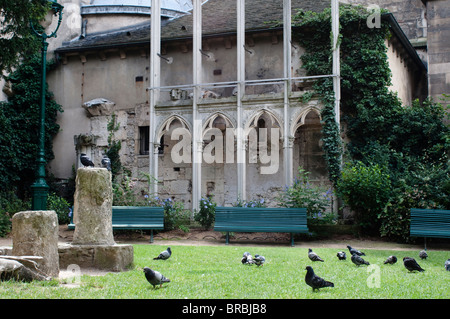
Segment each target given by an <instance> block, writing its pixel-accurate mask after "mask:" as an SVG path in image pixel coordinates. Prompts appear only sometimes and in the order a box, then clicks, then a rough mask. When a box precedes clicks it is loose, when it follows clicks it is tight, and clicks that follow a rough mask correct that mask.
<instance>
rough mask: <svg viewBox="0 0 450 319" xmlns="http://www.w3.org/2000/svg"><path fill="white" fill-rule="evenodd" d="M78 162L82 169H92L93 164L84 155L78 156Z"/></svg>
mask: <svg viewBox="0 0 450 319" xmlns="http://www.w3.org/2000/svg"><path fill="white" fill-rule="evenodd" d="M80 161H81V164H83V166H84V167H94V166H95V165H94V163H93V162H92V161H91V159H90V158H89V157H88V156H87V155H86V154H84V153H81V154H80Z"/></svg>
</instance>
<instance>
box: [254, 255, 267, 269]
mask: <svg viewBox="0 0 450 319" xmlns="http://www.w3.org/2000/svg"><path fill="white" fill-rule="evenodd" d="M253 261H254V262H255V265H256V266H258V267H259V266H263V265H264V263H265V262H266V258H264V256H261V255H255V258H253Z"/></svg>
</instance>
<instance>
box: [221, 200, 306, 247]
mask: <svg viewBox="0 0 450 319" xmlns="http://www.w3.org/2000/svg"><path fill="white" fill-rule="evenodd" d="M214 230H215V231H220V232H226V244H227V245H228V243H229V241H230V232H249V233H254V232H271V233H290V234H291V245H292V246H294V236H293V234H294V233H297V234H298V233H303V234H307V233H308V232H309V230H308V226H307V224H306V208H248V207H216V216H215V222H214Z"/></svg>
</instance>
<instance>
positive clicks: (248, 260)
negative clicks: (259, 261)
mask: <svg viewBox="0 0 450 319" xmlns="http://www.w3.org/2000/svg"><path fill="white" fill-rule="evenodd" d="M241 262H242V263H243V264H244V265H252V264H254V263H255V261H254V260H253V256H252V255H251V254H250V253H249V252H247V251H246V252H245V253H244V254H243V255H242V259H241Z"/></svg>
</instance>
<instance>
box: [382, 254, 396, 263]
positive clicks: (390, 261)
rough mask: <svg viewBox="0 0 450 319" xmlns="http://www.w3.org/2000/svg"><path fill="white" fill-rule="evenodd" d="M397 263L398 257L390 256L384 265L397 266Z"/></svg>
mask: <svg viewBox="0 0 450 319" xmlns="http://www.w3.org/2000/svg"><path fill="white" fill-rule="evenodd" d="M396 262H397V257H396V256H389V257H388V258H387V259H386V260H385V261H384V264H385V265H386V264H391V265H393V264H395V263H396Z"/></svg>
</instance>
